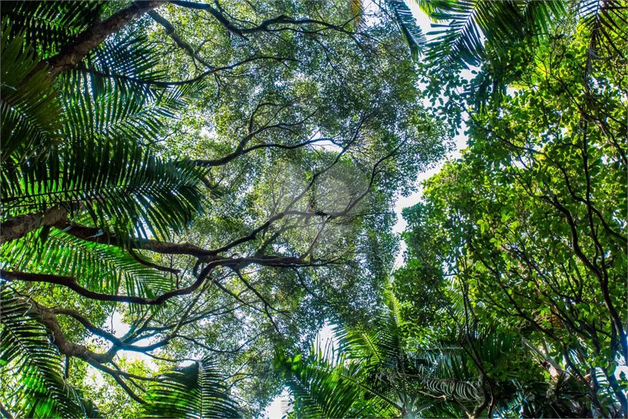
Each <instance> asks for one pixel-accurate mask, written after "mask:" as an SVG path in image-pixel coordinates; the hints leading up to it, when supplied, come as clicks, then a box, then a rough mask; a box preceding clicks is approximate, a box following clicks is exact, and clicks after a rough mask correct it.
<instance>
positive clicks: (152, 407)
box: [144, 357, 240, 419]
mask: <svg viewBox="0 0 628 419" xmlns="http://www.w3.org/2000/svg"><path fill="white" fill-rule="evenodd" d="M146 400H147V404H146V406H145V407H144V409H145V414H146V415H147V416H148V417H176V418H190V419H205V418H238V417H240V415H239V414H238V408H237V405H236V404H235V402H234V401H233V399H232V398H231V396H230V395H229V390H228V388H227V386H226V385H225V378H224V377H223V376H222V375H221V374H220V372H219V371H218V370H216V369H215V367H214V365H213V364H212V362H211V361H210V359H209V358H208V357H206V358H203V360H201V361H199V362H196V363H194V364H192V365H190V366H188V367H183V368H179V369H178V370H175V371H173V372H169V373H166V374H164V375H162V376H161V377H160V380H159V383H157V384H154V385H153V386H152V387H151V388H150V389H149V390H148V392H147V394H146Z"/></svg>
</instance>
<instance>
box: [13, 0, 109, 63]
mask: <svg viewBox="0 0 628 419" xmlns="http://www.w3.org/2000/svg"><path fill="white" fill-rule="evenodd" d="M104 3H105V2H100V1H3V2H2V16H3V18H4V17H6V18H7V19H9V21H10V22H11V24H12V26H13V30H14V31H15V33H23V34H24V36H25V39H26V41H27V42H29V43H34V44H35V45H37V53H38V55H40V56H41V57H42V58H43V59H47V58H49V57H51V56H53V55H55V54H56V53H58V52H59V51H60V49H61V48H62V47H63V46H65V45H67V44H68V43H69V42H70V41H72V40H73V39H74V38H75V37H76V36H77V35H78V34H79V33H81V32H82V31H83V30H85V29H87V28H88V27H89V26H90V25H92V24H93V23H95V22H96V21H97V20H98V19H99V17H100V15H101V12H102V10H103V5H104Z"/></svg>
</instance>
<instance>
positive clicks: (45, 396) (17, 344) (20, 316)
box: [0, 283, 97, 418]
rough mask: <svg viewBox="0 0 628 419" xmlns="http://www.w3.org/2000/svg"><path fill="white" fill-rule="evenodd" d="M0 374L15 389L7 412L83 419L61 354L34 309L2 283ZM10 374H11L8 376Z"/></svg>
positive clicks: (81, 406)
mask: <svg viewBox="0 0 628 419" xmlns="http://www.w3.org/2000/svg"><path fill="white" fill-rule="evenodd" d="M0 288H1V290H0V327H1V330H0V374H1V375H2V376H3V377H4V378H3V380H2V381H3V385H12V387H13V388H12V389H13V390H14V393H13V396H12V397H11V399H10V400H6V401H3V402H6V403H7V404H8V409H9V410H10V411H12V412H13V413H14V414H15V416H17V417H29V418H32V417H38V418H51V417H55V418H84V417H88V416H89V414H90V412H91V413H92V414H96V412H97V411H96V410H94V409H93V408H91V407H90V408H89V409H86V407H85V405H84V403H83V401H82V399H81V397H80V395H79V394H78V393H77V392H76V390H74V389H73V388H72V387H71V386H69V385H68V384H67V383H66V382H65V380H64V376H63V368H62V359H61V355H60V354H59V351H58V350H57V348H56V347H55V346H53V345H52V344H51V343H50V340H49V336H48V333H47V331H46V329H45V327H44V326H43V325H42V324H41V323H39V322H38V321H37V319H36V317H35V316H34V315H33V314H32V311H31V306H30V304H29V303H28V302H26V301H25V300H24V299H22V298H20V297H18V296H17V295H16V294H15V293H14V292H13V291H12V290H10V289H9V288H8V287H5V286H3V284H2V283H0ZM9 371H11V372H10V373H9Z"/></svg>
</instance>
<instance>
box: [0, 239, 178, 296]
mask: <svg viewBox="0 0 628 419" xmlns="http://www.w3.org/2000/svg"><path fill="white" fill-rule="evenodd" d="M38 235H39V232H37V231H34V232H32V233H31V234H30V235H27V236H25V237H23V238H21V239H19V240H14V241H11V242H8V243H5V244H4V245H3V246H2V247H1V248H0V258H1V259H2V263H1V266H2V267H3V269H7V270H14V271H19V272H31V273H42V274H51V275H63V276H71V277H73V278H75V279H76V281H77V282H78V284H79V285H81V286H83V287H85V288H88V289H90V290H92V291H95V292H101V293H109V294H120V293H123V294H125V295H132V296H141V297H147V298H153V297H154V296H155V295H159V294H162V293H164V292H166V291H168V290H169V289H170V285H171V284H170V280H169V279H167V278H165V277H164V276H163V275H162V274H161V273H160V272H159V271H157V270H155V269H154V268H152V267H149V266H146V265H143V264H141V263H139V262H138V261H137V260H135V259H134V258H133V257H132V256H131V255H129V254H128V253H127V252H125V251H123V250H122V249H120V248H118V247H115V246H107V245H103V244H99V243H93V242H89V241H86V240H82V239H79V238H76V237H74V236H71V235H68V234H66V233H63V232H62V231H59V230H54V229H53V230H52V231H51V232H50V233H49V235H48V238H47V240H46V241H45V242H44V243H43V244H40V245H35V244H34V243H35V242H36V240H35V237H37V236H38Z"/></svg>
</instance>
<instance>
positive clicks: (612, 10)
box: [577, 0, 628, 57]
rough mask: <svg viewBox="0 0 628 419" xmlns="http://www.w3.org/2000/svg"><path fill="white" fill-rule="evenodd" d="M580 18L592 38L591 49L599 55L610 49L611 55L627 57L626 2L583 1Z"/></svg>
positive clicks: (612, 0) (578, 6) (627, 9)
mask: <svg viewBox="0 0 628 419" xmlns="http://www.w3.org/2000/svg"><path fill="white" fill-rule="evenodd" d="M577 9H578V11H577V14H578V18H579V20H580V22H581V24H582V27H584V28H585V30H586V31H587V33H588V34H589V36H590V38H591V42H590V44H591V49H592V51H595V52H596V53H599V51H600V50H602V49H608V50H609V51H610V53H611V54H619V55H620V56H622V57H625V46H626V42H627V41H628V35H627V32H628V17H627V11H628V8H627V6H626V2H624V1H620V0H581V1H580V2H578V5H577Z"/></svg>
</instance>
